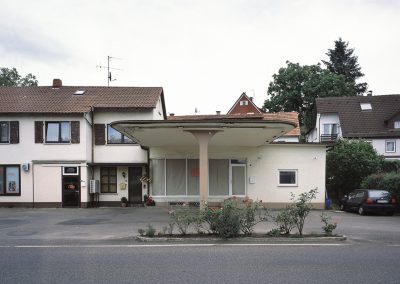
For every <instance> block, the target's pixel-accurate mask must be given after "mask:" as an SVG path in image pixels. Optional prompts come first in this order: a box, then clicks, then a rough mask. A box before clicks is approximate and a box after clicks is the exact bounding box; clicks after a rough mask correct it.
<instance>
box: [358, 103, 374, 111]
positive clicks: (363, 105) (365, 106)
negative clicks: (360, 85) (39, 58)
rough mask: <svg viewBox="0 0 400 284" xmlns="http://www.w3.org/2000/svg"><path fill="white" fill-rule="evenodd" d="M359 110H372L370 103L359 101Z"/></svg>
mask: <svg viewBox="0 0 400 284" xmlns="http://www.w3.org/2000/svg"><path fill="white" fill-rule="evenodd" d="M360 107H361V110H372V105H371V103H360Z"/></svg>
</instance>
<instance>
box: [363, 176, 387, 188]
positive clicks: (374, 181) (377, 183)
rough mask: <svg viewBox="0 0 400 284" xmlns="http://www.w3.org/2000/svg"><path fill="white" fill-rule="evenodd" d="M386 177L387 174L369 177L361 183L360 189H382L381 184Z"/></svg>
mask: <svg viewBox="0 0 400 284" xmlns="http://www.w3.org/2000/svg"><path fill="white" fill-rule="evenodd" d="M385 176H386V174H385V173H379V174H372V175H369V176H367V177H365V178H364V179H363V180H362V181H361V185H360V187H361V188H369V189H374V188H381V183H382V180H383V178H384V177H385Z"/></svg>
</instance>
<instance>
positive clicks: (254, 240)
mask: <svg viewBox="0 0 400 284" xmlns="http://www.w3.org/2000/svg"><path fill="white" fill-rule="evenodd" d="M135 239H136V240H138V241H141V242H204V243H209V242H224V243H226V242H230V243H236V242H246V243H296V244H297V243H325V242H343V241H346V240H347V237H346V236H344V235H343V236H332V237H305V238H294V237H292V238H287V237H279V238H276V237H239V238H232V239H221V238H218V237H211V236H210V237H201V238H198V237H184V238H182V237H153V238H150V237H145V236H136V237H135Z"/></svg>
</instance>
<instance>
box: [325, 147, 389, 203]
mask: <svg viewBox="0 0 400 284" xmlns="http://www.w3.org/2000/svg"><path fill="white" fill-rule="evenodd" d="M383 160H384V158H383V157H382V156H380V155H378V154H377V153H376V151H375V150H374V148H373V147H372V145H371V144H370V143H368V142H366V141H363V140H344V139H341V140H339V142H338V143H337V144H336V145H335V146H334V148H333V149H331V150H330V151H329V152H328V154H327V156H326V178H327V183H328V184H330V185H331V186H332V187H333V189H335V191H336V192H338V197H339V198H340V197H342V196H343V194H345V193H348V192H349V191H351V190H353V189H356V188H358V187H359V186H360V183H361V181H362V180H363V179H364V178H365V177H366V176H368V175H370V174H372V173H376V172H377V171H379V170H380V169H381V166H382V164H383Z"/></svg>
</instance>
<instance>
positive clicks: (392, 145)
mask: <svg viewBox="0 0 400 284" xmlns="http://www.w3.org/2000/svg"><path fill="white" fill-rule="evenodd" d="M385 144H386V147H385V152H386V153H394V152H396V141H395V140H386V143H385Z"/></svg>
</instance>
